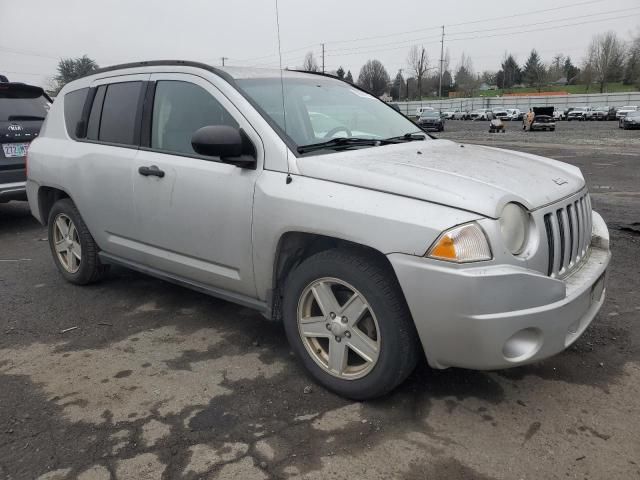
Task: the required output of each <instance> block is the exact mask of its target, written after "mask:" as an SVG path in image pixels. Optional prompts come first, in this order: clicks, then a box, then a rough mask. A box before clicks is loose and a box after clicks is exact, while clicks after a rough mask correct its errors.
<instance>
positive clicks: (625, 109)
mask: <svg viewBox="0 0 640 480" xmlns="http://www.w3.org/2000/svg"><path fill="white" fill-rule="evenodd" d="M637 110H638V106H637V105H625V106H624V107H620V108H619V109H618V111H617V112H616V118H617V119H618V120H619V119H620V118H622V117H624V116H626V115H627V114H628V113H629V112H635V111H637Z"/></svg>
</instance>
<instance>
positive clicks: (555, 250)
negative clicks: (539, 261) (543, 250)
mask: <svg viewBox="0 0 640 480" xmlns="http://www.w3.org/2000/svg"><path fill="white" fill-rule="evenodd" d="M552 208H553V210H552V211H551V212H549V213H546V214H545V215H544V226H545V231H546V235H547V248H548V252H549V256H548V266H547V275H549V276H551V277H562V276H564V275H566V274H567V273H569V272H570V271H571V270H573V269H574V268H575V267H576V266H577V265H579V264H580V263H581V262H582V260H583V259H584V258H586V256H587V253H588V252H589V245H590V243H591V229H592V224H591V199H590V198H589V195H588V194H585V195H583V196H582V197H580V198H579V199H577V200H574V201H572V202H570V203H568V204H566V205H564V206H561V207H560V208H558V207H557V206H553V207H552Z"/></svg>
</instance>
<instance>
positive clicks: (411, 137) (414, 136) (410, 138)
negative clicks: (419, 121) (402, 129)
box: [383, 132, 425, 142]
mask: <svg viewBox="0 0 640 480" xmlns="http://www.w3.org/2000/svg"><path fill="white" fill-rule="evenodd" d="M424 139H425V136H424V133H422V132H411V133H405V134H404V135H399V136H397V137H391V138H385V139H384V140H383V142H415V141H419V140H424Z"/></svg>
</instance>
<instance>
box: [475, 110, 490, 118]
mask: <svg viewBox="0 0 640 480" xmlns="http://www.w3.org/2000/svg"><path fill="white" fill-rule="evenodd" d="M492 118H493V112H492V111H491V110H474V111H472V112H471V113H470V114H469V120H491V119H492Z"/></svg>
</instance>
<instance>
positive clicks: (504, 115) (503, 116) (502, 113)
mask: <svg viewBox="0 0 640 480" xmlns="http://www.w3.org/2000/svg"><path fill="white" fill-rule="evenodd" d="M491 113H492V115H493V118H494V119H495V118H497V119H500V120H502V121H503V122H504V121H509V120H511V117H510V115H509V112H507V111H506V110H501V109H495V110H493V111H492V112H491Z"/></svg>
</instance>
